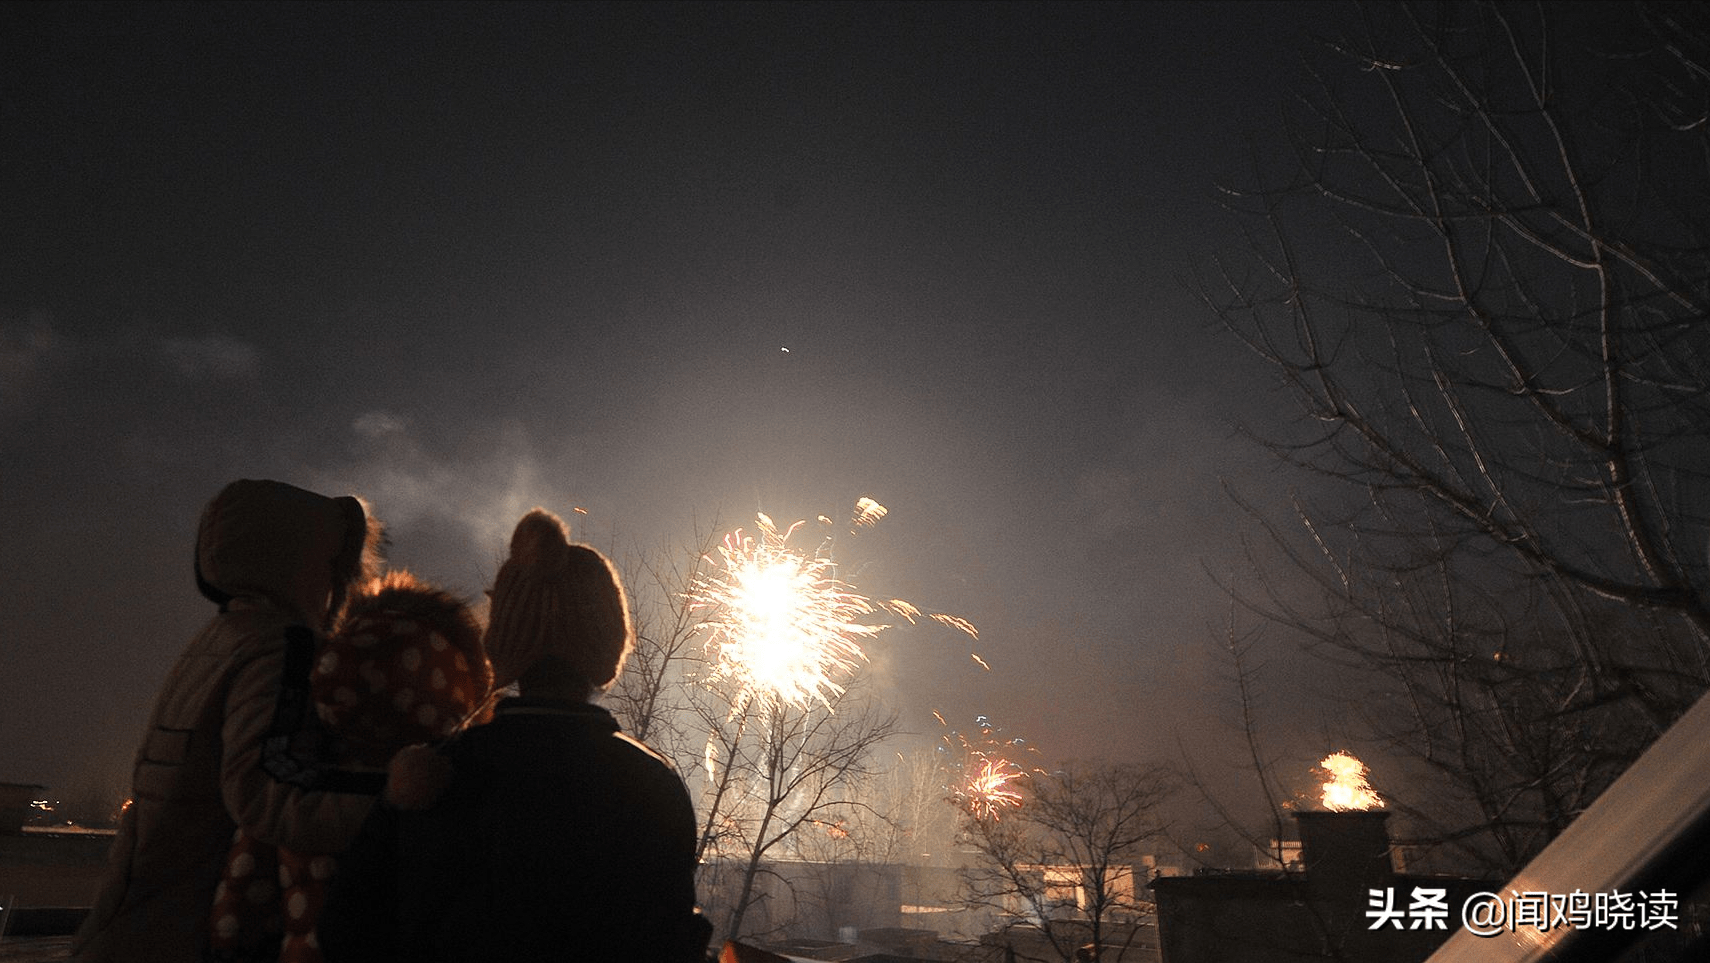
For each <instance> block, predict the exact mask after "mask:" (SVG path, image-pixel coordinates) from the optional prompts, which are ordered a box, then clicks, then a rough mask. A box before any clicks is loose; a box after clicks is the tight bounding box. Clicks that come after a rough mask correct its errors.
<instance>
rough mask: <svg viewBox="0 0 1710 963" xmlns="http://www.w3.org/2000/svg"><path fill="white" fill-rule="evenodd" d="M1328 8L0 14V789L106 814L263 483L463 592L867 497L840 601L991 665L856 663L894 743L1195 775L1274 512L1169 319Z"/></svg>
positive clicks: (1324, 25) (1279, 486) (918, 639)
mask: <svg viewBox="0 0 1710 963" xmlns="http://www.w3.org/2000/svg"><path fill="white" fill-rule="evenodd" d="M1348 13H1349V10H1348V8H1345V7H1341V6H1337V5H1319V4H1313V5H1297V4H1288V3H1255V4H1182V3H1145V4H1099V5H1086V6H1080V5H1071V4H1049V5H1044V4H1041V5H1022V6H1007V5H1000V4H980V5H954V4H930V5H879V6H868V5H837V6H820V5H811V4H763V5H753V6H749V5H724V4H704V5H684V6H678V5H666V4H660V5H636V6H603V5H599V4H592V3H583V4H575V5H569V6H562V7H558V6H535V5H515V6H510V5H505V6H500V5H471V6H463V5H434V6H427V7H415V6H405V5H397V4H387V5H376V6H360V5H288V6H274V5H262V4H242V5H197V6H165V7H162V6H153V5H144V4H122V5H119V4H115V5H94V6H86V5H72V6H65V5H52V6H48V5H34V4H31V5H25V4H8V5H5V6H4V7H0V612H3V613H4V614H3V619H4V629H3V634H0V747H3V748H0V781H10V782H35V783H43V784H46V785H48V786H50V787H53V788H54V789H56V790H58V791H60V792H61V793H70V792H73V791H75V790H77V789H78V788H79V787H80V786H82V785H84V784H88V783H101V782H103V781H110V782H113V783H119V784H122V781H123V779H124V778H125V777H126V775H127V772H128V766H129V759H130V755H131V753H132V752H133V750H134V748H135V745H136V741H137V738H138V736H139V735H140V733H141V729H142V726H143V723H144V721H145V717H146V713H147V709H148V706H149V704H150V702H151V701H152V698H153V695H154V692H155V690H156V688H157V687H158V685H159V684H160V682H161V680H162V679H163V678H164V676H165V673H166V671H167V669H168V668H169V666H170V665H171V663H172V661H173V659H174V658H175V656H176V655H177V653H178V652H179V650H180V649H181V648H182V647H183V646H184V644H185V643H186V642H187V641H188V640H189V638H190V637H191V636H192V635H193V634H194V632H195V631H196V630H197V629H198V628H199V627H200V626H201V624H202V623H203V622H204V621H205V620H206V619H207V618H208V616H209V615H211V614H212V611H211V606H210V605H209V604H208V603H207V602H205V601H204V600H202V599H201V598H200V597H199V596H198V595H197V594H196V592H195V588H194V585H193V582H192V578H191V571H190V560H191V547H192V542H193V538H194V530H195V523H196V517H197V514H198V512H199V511H200V508H201V506H202V505H203V504H204V503H205V502H206V501H207V499H208V498H210V497H211V496H212V495H213V494H214V493H215V492H216V491H218V490H219V488H220V487H221V486H222V485H223V484H224V483H225V482H227V481H229V480H231V479H234V478H241V477H252V478H253V477H266V478H278V479H281V480H284V481H289V482H292V483H294V484H298V485H302V486H305V487H309V488H313V489H316V490H318V491H321V492H325V493H328V494H341V493H355V494H359V495H362V496H363V497H365V498H366V499H368V500H369V501H370V502H371V504H372V505H373V507H374V509H375V512H376V514H378V515H379V516H380V517H381V518H382V519H384V520H385V521H386V522H387V523H388V525H389V528H390V533H391V538H392V543H393V545H392V551H391V556H392V559H393V561H394V563H396V564H400V565H404V566H408V567H411V568H413V569H414V570H416V571H417V572H418V573H420V574H422V575H425V576H427V577H429V578H433V579H436V580H440V581H442V582H445V583H448V584H449V585H450V586H452V587H454V588H456V589H458V590H460V591H462V592H465V593H468V594H472V595H473V594H477V593H478V592H479V591H480V590H481V589H482V588H484V587H485V586H486V585H487V584H488V580H489V579H490V578H491V575H492V572H493V570H494V568H495V567H496V564H497V561H498V560H499V559H500V558H501V557H502V552H503V548H504V539H505V537H506V536H507V534H508V532H509V529H510V527H511V526H512V525H513V524H514V522H515V520H516V519H517V517H518V516H519V515H520V514H521V513H522V512H523V511H525V510H526V509H528V508H530V507H532V506H534V505H537V504H538V505H543V506H545V507H547V508H550V509H553V510H555V511H557V512H559V513H560V514H562V515H564V516H566V517H567V518H569V519H571V520H572V522H573V524H574V525H575V527H576V535H577V537H578V538H580V539H582V540H586V541H589V542H591V543H593V544H595V545H597V546H599V547H601V548H602V549H604V550H606V551H608V552H610V553H611V554H613V555H614V556H617V557H619V558H620V560H621V559H622V558H623V557H624V556H626V555H633V554H635V553H637V552H639V551H641V550H642V549H643V548H645V547H647V546H652V545H657V544H659V543H661V542H662V541H672V542H677V543H681V542H684V541H688V540H692V539H693V538H694V537H695V535H696V534H697V532H698V531H699V530H704V529H706V528H708V527H710V526H712V525H714V524H715V523H716V524H717V525H718V526H719V527H721V528H722V529H730V528H734V527H737V526H748V525H751V523H752V519H753V516H754V513H755V512H756V511H765V512H767V513H768V514H770V515H771V516H772V517H773V518H774V519H777V520H778V521H780V522H783V523H788V522H789V521H793V520H795V519H800V518H805V519H812V518H814V517H815V516H817V515H819V514H822V513H823V514H827V515H830V516H832V517H833V518H841V517H843V516H845V515H846V514H847V513H848V511H849V510H850V508H851V506H852V505H853V503H854V501H855V499H856V498H857V497H858V496H861V495H869V496H872V497H873V498H875V499H877V500H878V501H879V502H881V503H883V504H884V505H885V506H887V507H888V508H889V509H890V516H889V517H888V518H887V519H885V521H884V522H883V523H882V525H881V526H880V527H879V528H878V529H875V530H874V531H873V532H872V533H871V534H870V535H863V536H862V538H863V539H865V540H867V544H864V545H862V546H860V557H861V558H862V560H863V562H864V565H863V566H862V569H861V578H862V580H863V581H862V582H861V583H860V584H861V587H862V588H863V589H864V590H867V591H869V592H870V593H871V594H892V595H899V596H901V597H904V598H907V599H909V600H911V601H914V602H915V603H917V604H919V605H921V606H922V607H923V608H929V609H933V610H937V611H946V612H951V613H954V614H957V615H960V616H963V617H965V618H967V619H969V620H970V621H972V622H974V623H975V624H976V625H978V626H979V627H980V629H981V637H980V639H979V640H978V641H973V640H970V639H967V638H965V637H962V636H959V635H957V634H956V633H953V632H950V631H948V630H939V629H928V628H916V629H911V630H907V631H896V632H893V633H889V634H888V636H887V637H884V638H881V640H880V641H879V642H877V643H876V644H875V645H873V646H872V655H873V675H874V679H875V691H876V692H877V693H879V694H880V695H881V697H882V698H883V699H884V700H885V701H886V702H887V703H888V704H889V705H891V706H892V707H893V708H895V709H896V710H897V711H898V712H899V713H900V714H901V718H902V724H903V726H904V727H905V728H907V729H909V730H911V731H912V732H914V733H916V734H917V736H918V738H920V739H923V740H926V741H931V740H933V739H936V738H937V737H938V736H940V735H941V734H942V730H941V729H940V728H939V726H938V723H937V721H936V720H935V719H934V718H933V716H932V712H933V711H934V710H936V711H938V712H939V713H941V714H942V715H943V716H944V717H945V718H946V719H948V720H949V721H950V722H951V723H952V724H953V725H966V724H967V723H970V722H971V721H972V719H973V717H974V715H975V714H977V713H985V714H988V715H989V716H991V717H992V718H993V719H995V720H997V721H999V722H1000V723H1001V724H1002V725H1003V726H1004V727H1005V729H1006V730H1007V731H1008V732H1010V733H1013V734H1016V735H1022V736H1025V737H1027V738H1028V739H1030V740H1032V741H1033V742H1034V743H1035V744H1036V745H1038V746H1039V747H1041V749H1042V750H1043V751H1045V752H1046V753H1048V754H1050V755H1051V756H1053V757H1056V758H1071V757H1081V758H1087V757H1095V756H1102V757H1106V758H1111V759H1138V758H1141V757H1146V756H1154V755H1158V754H1164V755H1173V754H1175V753H1176V752H1177V748H1176V747H1177V740H1178V739H1181V740H1183V741H1184V742H1185V743H1186V744H1187V745H1188V746H1189V747H1190V750H1197V747H1199V746H1201V745H1204V744H1206V743H1204V742H1202V737H1203V734H1205V733H1210V732H1217V731H1218V725H1217V724H1216V723H1215V722H1214V721H1213V719H1214V717H1216V716H1217V715H1218V714H1219V713H1221V712H1223V711H1225V710H1226V708H1227V705H1228V703H1229V699H1230V695H1229V692H1228V687H1227V686H1226V684H1225V683H1224V682H1223V681H1221V677H1222V675H1223V674H1224V672H1225V669H1226V666H1225V665H1224V664H1222V663H1221V662H1220V661H1219V659H1218V656H1217V642H1218V639H1217V637H1216V627H1217V626H1218V625H1220V624H1221V623H1222V621H1223V620H1224V618H1225V617H1226V614H1227V611H1228V603H1227V601H1226V598H1225V596H1224V594H1223V593H1222V592H1221V591H1220V590H1219V589H1218V587H1217V586H1216V585H1215V584H1214V581H1213V579H1212V577H1211V575H1210V574H1208V572H1210V573H1217V574H1220V575H1224V576H1234V577H1237V578H1239V577H1240V576H1239V573H1240V572H1241V571H1242V567H1243V566H1244V565H1245V564H1246V562H1245V561H1244V558H1243V555H1242V549H1241V534H1242V532H1243V531H1244V530H1245V529H1248V528H1250V525H1249V524H1248V523H1247V522H1246V521H1245V520H1244V519H1243V518H1242V516H1241V513H1240V510H1239V509H1238V508H1237V507H1236V506H1235V505H1234V504H1233V503H1232V502H1231V501H1230V500H1229V499H1228V498H1227V497H1226V496H1225V495H1224V493H1223V490H1222V486H1223V485H1224V484H1225V483H1226V482H1227V483H1229V484H1232V485H1235V486H1237V487H1238V488H1240V489H1242V490H1244V491H1247V492H1249V493H1253V494H1255V496H1256V497H1258V498H1260V499H1261V500H1263V499H1265V498H1270V497H1276V496H1277V495H1278V494H1279V493H1281V492H1283V491H1285V490H1286V488H1287V486H1288V485H1291V484H1296V483H1297V480H1296V479H1291V478H1289V477H1288V476H1286V475H1282V474H1280V473H1277V472H1276V471H1274V470H1273V467H1272V464H1271V461H1270V456H1269V455H1268V454H1266V453H1265V452H1264V451H1263V450H1261V449H1260V448H1259V447H1257V446H1256V445H1254V444H1252V443H1251V442H1248V441H1244V440H1242V439H1240V438H1237V437H1235V435H1234V427H1235V426H1236V425H1237V424H1240V423H1243V422H1252V421H1254V420H1258V421H1261V422H1262V421H1264V420H1265V419H1268V418H1271V417H1273V411H1274V409H1276V408H1277V405H1278V401H1277V396H1275V395H1272V394H1269V393H1268V392H1267V390H1266V381H1265V374H1264V372H1263V370H1262V369H1260V368H1258V367H1256V366H1255V364H1254V363H1253V362H1251V361H1250V360H1249V359H1247V358H1245V357H1244V356H1243V355H1242V354H1241V353H1240V351H1239V349H1238V348H1237V347H1236V346H1235V345H1234V344H1233V343H1232V342H1230V341H1229V340H1227V339H1226V338H1225V337H1223V336H1221V335H1220V333H1219V332H1218V331H1217V330H1216V329H1215V327H1214V325H1213V323H1212V320H1211V317H1210V315H1209V312H1208V311H1207V310H1206V309H1205V308H1204V307H1203V306H1202V305H1200V304H1199V303H1198V301H1197V299H1196V296H1195V294H1194V293H1193V291H1192V288H1191V283H1190V279H1191V276H1192V274H1193V272H1194V271H1195V270H1196V269H1197V268H1200V267H1203V266H1205V265H1206V264H1208V263H1209V261H1210V259H1211V258H1212V257H1213V256H1215V255H1217V254H1218V253H1226V252H1230V251H1239V250H1240V249H1241V247H1242V243H1241V239H1240V237H1239V235H1238V234H1237V233H1236V232H1235V231H1234V230H1233V229H1232V227H1231V225H1230V224H1229V222H1227V221H1226V220H1224V219H1223V218H1222V216H1221V215H1220V211H1219V208H1218V205H1217V194H1216V187H1217V185H1218V184H1219V183H1220V182H1227V181H1234V180H1239V179H1240V178H1241V177H1242V176H1243V172H1244V171H1245V170H1246V169H1247V168H1248V167H1249V166H1250V165H1251V163H1252V160H1253V157H1254V154H1255V152H1257V154H1258V155H1259V156H1260V157H1261V158H1263V157H1264V156H1265V155H1266V154H1267V152H1269V151H1271V150H1272V149H1273V148H1272V147H1271V145H1272V144H1273V143H1274V139H1275V137H1276V136H1277V130H1278V116H1277V115H1278V104H1279V101H1280V100H1282V99H1283V98H1284V97H1286V96H1287V94H1288V89H1289V84H1290V83H1291V78H1292V77H1293V76H1294V70H1295V66H1294V65H1295V64H1296V62H1297V61H1298V59H1299V57H1300V55H1301V53H1302V52H1303V50H1304V49H1305V48H1306V46H1307V44H1308V42H1309V38H1310V36H1311V35H1313V34H1317V33H1326V32H1333V31H1335V30H1337V29H1338V26H1339V24H1338V21H1339V18H1340V17H1341V16H1343V15H1345V14H1348ZM577 509H580V510H582V511H584V512H585V513H586V514H581V513H578V512H577V511H576V510H577ZM852 550H854V549H853V548H852ZM971 654H977V655H978V656H979V657H980V658H981V659H983V660H985V662H986V663H988V664H989V665H990V666H991V669H990V671H986V670H984V669H982V668H981V667H980V666H979V665H978V664H977V663H976V662H975V660H974V659H972V658H971V657H970V655H971ZM1276 678H1277V690H1276V693H1275V694H1276V696H1277V697H1278V698H1279V699H1281V698H1283V697H1284V696H1285V694H1286V691H1287V690H1286V687H1285V683H1286V684H1292V680H1289V679H1286V678H1283V677H1282V676H1280V675H1278V676H1277V677H1276ZM1278 718H1293V719H1294V721H1296V722H1298V723H1299V724H1300V726H1301V729H1302V731H1303V732H1305V731H1307V730H1310V729H1312V727H1313V726H1315V725H1318V720H1316V718H1314V717H1311V715H1310V713H1279V716H1278ZM1223 734H1224V735H1226V733H1223ZM1312 738H1316V736H1313V737H1312ZM1309 741H1310V740H1309ZM1315 745H1316V744H1315ZM1319 748H1325V749H1329V748H1336V747H1335V746H1322V747H1319Z"/></svg>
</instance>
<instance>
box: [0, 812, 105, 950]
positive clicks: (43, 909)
mask: <svg viewBox="0 0 1710 963" xmlns="http://www.w3.org/2000/svg"><path fill="white" fill-rule="evenodd" d="M46 798H47V788H46V787H45V786H37V785H31V784H27V783H9V782H8V783H0V901H3V903H0V912H4V913H5V914H6V915H5V931H6V932H7V933H9V934H10V935H13V936H20V935H28V934H31V933H35V932H42V931H44V928H45V931H46V932H58V931H61V930H66V931H68V930H67V928H68V927H72V926H75V925H76V922H77V920H78V919H79V918H80V917H81V915H82V912H83V910H84V909H85V908H87V907H88V906H89V905H90V904H91V903H93V902H94V901H95V891H96V890H97V889H98V888H99V887H100V884H101V878H102V876H103V874H104V873H105V872H106V867H107V850H108V849H109V848H110V847H111V846H112V842H113V833H112V832H111V831H99V830H98V831H91V830H84V829H78V828H76V827H72V826H35V825H28V823H30V822H32V821H33V820H35V819H36V817H38V816H40V815H42V812H43V807H44V806H45V805H46ZM50 909H51V910H53V912H47V910H50ZM70 910H74V911H75V912H71V911H70Z"/></svg>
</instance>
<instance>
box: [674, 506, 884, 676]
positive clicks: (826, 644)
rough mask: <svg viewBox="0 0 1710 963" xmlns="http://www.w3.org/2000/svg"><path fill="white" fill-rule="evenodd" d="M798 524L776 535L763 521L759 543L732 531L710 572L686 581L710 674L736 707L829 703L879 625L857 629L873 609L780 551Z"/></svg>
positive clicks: (817, 563)
mask: <svg viewBox="0 0 1710 963" xmlns="http://www.w3.org/2000/svg"><path fill="white" fill-rule="evenodd" d="M801 524H802V523H801V522H797V523H796V524H794V525H791V526H790V527H789V528H788V529H787V530H785V531H783V532H781V533H780V532H779V531H778V529H777V526H775V525H773V524H772V520H771V519H770V518H768V517H766V516H765V515H760V516H759V518H758V519H757V527H758V533H757V534H758V537H756V536H751V535H744V534H743V533H742V531H741V530H740V529H738V530H737V531H734V532H731V533H730V534H729V535H727V536H725V539H724V542H723V544H722V545H720V546H719V550H718V552H719V559H718V562H719V564H718V565H716V566H715V567H714V568H713V570H712V571H711V572H710V573H709V574H707V575H704V576H702V577H700V578H697V579H696V580H695V583H694V586H693V588H692V589H691V591H690V601H691V602H692V603H693V604H694V605H696V606H701V607H705V608H707V609H708V610H710V612H711V616H710V617H709V618H708V619H707V621H706V623H705V625H706V627H707V630H708V632H709V633H710V635H709V638H708V640H707V647H708V649H709V651H711V652H712V653H713V655H714V658H713V666H714V668H713V672H714V674H715V675H716V676H717V677H720V678H724V679H730V680H733V681H734V682H735V683H736V685H737V689H738V693H739V695H738V701H739V703H741V704H747V703H748V702H749V701H750V700H752V699H754V698H759V699H761V700H763V701H766V702H781V703H789V704H790V705H794V706H797V707H802V706H806V705H807V704H809V703H810V702H814V701H816V700H817V701H819V702H821V703H824V704H826V705H829V704H830V702H831V699H832V698H833V697H834V696H837V695H839V694H841V693H842V692H843V686H842V685H840V684H839V683H838V681H837V680H838V678H840V677H847V676H848V675H849V674H850V673H852V672H853V671H854V670H855V668H856V667H857V665H859V663H860V662H861V661H862V660H863V659H864V658H865V657H866V656H865V654H864V653H863V652H862V650H861V644H860V640H862V639H865V638H869V637H871V636H873V635H876V634H878V633H879V632H881V631H883V630H884V628H885V626H882V625H872V624H867V623H863V622H861V621H859V620H860V619H862V618H864V617H866V616H868V615H871V614H872V613H873V611H874V606H873V603H872V602H871V601H870V600H869V599H867V598H866V597H864V596H862V595H859V594H857V593H856V592H855V591H854V590H853V588H852V587H851V586H849V585H847V584H845V583H844V582H842V581H840V580H839V579H838V578H837V577H836V576H835V575H834V574H833V572H834V568H833V566H832V562H831V559H829V558H827V557H825V556H823V555H820V554H817V553H814V554H808V553H804V552H801V551H798V550H796V549H794V548H792V547H791V546H790V545H789V540H790V536H791V535H792V534H794V533H795V531H796V529H797V528H799V527H800V526H801Z"/></svg>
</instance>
